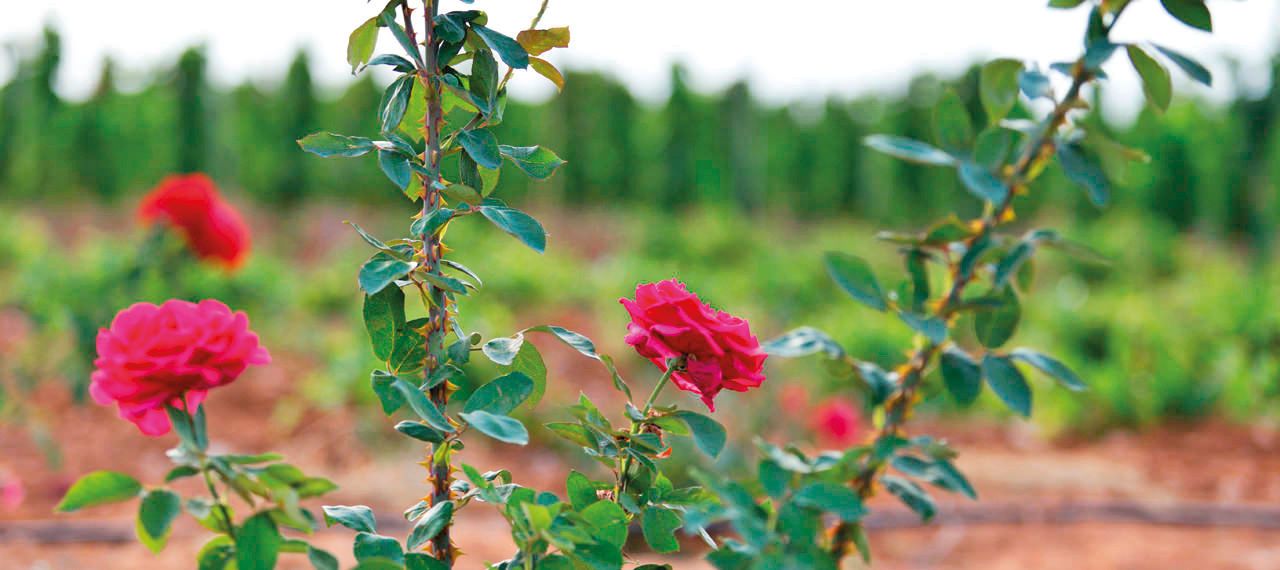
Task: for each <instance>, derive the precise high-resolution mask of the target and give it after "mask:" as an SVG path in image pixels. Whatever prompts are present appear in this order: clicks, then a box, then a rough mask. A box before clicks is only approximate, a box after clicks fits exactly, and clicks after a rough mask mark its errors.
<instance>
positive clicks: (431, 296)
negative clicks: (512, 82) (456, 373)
mask: <svg viewBox="0 0 1280 570" xmlns="http://www.w3.org/2000/svg"><path fill="white" fill-rule="evenodd" d="M422 8H423V10H422V12H423V26H422V27H423V31H422V43H421V44H419V43H418V40H417V35H416V33H415V31H414V28H413V17H412V16H413V14H412V10H411V9H410V7H409V3H408V2H407V1H405V2H403V3H402V4H401V5H400V9H401V13H402V15H403V16H404V22H405V34H406V35H408V36H409V41H410V43H412V44H413V45H415V46H416V45H423V46H424V47H425V54H424V56H425V57H424V58H423V60H422V61H423V67H422V68H421V69H419V70H418V79H419V81H420V83H421V84H422V86H423V88H424V89H423V90H424V91H425V93H426V95H425V96H426V99H427V112H426V113H425V114H424V115H423V119H422V136H423V139H424V141H425V144H426V147H425V149H424V150H423V156H422V162H423V164H424V165H425V166H426V169H427V176H423V177H422V213H421V215H422V216H424V217H425V216H428V215H430V214H431V212H432V211H434V210H435V209H436V208H438V207H439V206H440V190H439V185H440V124H441V123H442V122H443V121H444V113H442V112H441V104H440V98H441V93H440V81H439V76H440V66H439V62H438V61H437V60H436V56H437V52H436V44H437V39H436V33H435V25H434V22H435V17H436V14H437V13H438V12H439V5H438V4H437V3H436V0H423V2H422ZM421 239H422V256H423V259H422V267H423V269H424V270H426V271H435V270H436V268H437V266H438V265H439V263H440V256H441V253H442V252H441V249H442V248H441V243H440V237H439V234H436V233H433V234H423V235H422V236H421ZM428 290H429V293H428V299H426V300H427V301H429V302H428V307H427V309H428V316H427V326H426V328H425V330H424V331H423V336H424V337H425V339H426V340H425V341H424V342H426V354H427V357H426V361H425V362H424V366H423V370H424V373H425V374H426V375H427V376H430V375H431V373H432V372H433V371H434V370H435V369H436V367H437V366H439V365H440V363H439V362H438V361H437V360H436V355H435V354H434V352H433V350H432V339H433V338H438V335H442V334H444V332H445V331H446V330H448V320H449V307H448V299H446V297H445V295H444V291H442V290H440V289H439V288H436V287H428ZM450 389H451V388H450V386H449V383H448V382H443V383H441V384H440V385H438V386H435V387H433V388H431V389H430V391H429V392H428V394H427V395H428V396H429V397H430V398H431V402H432V403H434V404H435V405H436V407H437V408H439V409H440V410H441V411H444V410H445V409H446V407H447V406H448V404H449V392H450ZM452 444H453V441H452V440H446V441H445V442H443V443H439V444H436V445H435V446H434V447H432V448H429V450H428V451H429V453H428V454H427V457H426V458H424V460H423V462H422V463H423V465H424V466H429V475H428V482H430V483H431V495H430V496H428V497H424V500H425V501H427V503H429V504H431V505H437V504H440V503H442V502H445V501H449V500H451V499H452V496H451V495H450V491H449V488H450V486H451V485H452V482H453V467H452V465H451V464H450V450H448V449H446V448H447V447H448V446H450V445H452ZM450 526H451V525H446V526H445V527H444V529H443V530H441V531H440V533H439V534H437V535H436V536H435V537H434V538H433V539H432V540H431V552H432V554H433V555H434V556H435V558H436V559H437V560H439V561H441V562H443V563H444V564H445V566H446V567H448V568H452V567H453V560H454V557H455V555H456V553H455V551H454V548H453V542H452V540H451V538H450V533H449V530H450Z"/></svg>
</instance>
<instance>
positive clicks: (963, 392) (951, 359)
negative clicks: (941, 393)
mask: <svg viewBox="0 0 1280 570" xmlns="http://www.w3.org/2000/svg"><path fill="white" fill-rule="evenodd" d="M939 363H940V368H942V380H943V382H944V383H945V384H946V386H947V391H948V392H951V396H952V397H954V398H955V399H956V402H958V403H959V404H960V405H962V406H967V405H969V404H972V403H973V401H974V400H976V399H977V398H978V394H979V393H980V392H982V372H981V370H979V369H978V364H977V363H976V362H974V361H973V359H971V358H969V355H968V354H966V353H965V352H964V351H962V350H960V349H958V348H956V347H953V346H952V347H947V349H946V350H943V351H942V356H941V357H939Z"/></svg>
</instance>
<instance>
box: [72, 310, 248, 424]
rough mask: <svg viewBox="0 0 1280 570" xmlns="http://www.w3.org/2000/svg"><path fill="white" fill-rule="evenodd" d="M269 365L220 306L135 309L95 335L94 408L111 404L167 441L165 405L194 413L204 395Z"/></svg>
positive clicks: (243, 319)
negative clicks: (256, 367)
mask: <svg viewBox="0 0 1280 570" xmlns="http://www.w3.org/2000/svg"><path fill="white" fill-rule="evenodd" d="M269 362H271V355H270V354H268V353H267V349H265V348H262V347H261V346H258V335H256V334H254V333H253V332H252V331H250V330H249V318H248V317H247V316H245V314H244V313H243V312H235V313H233V312H231V309H229V308H227V306H226V305H224V304H222V303H221V302H219V301H215V300H212V299H206V300H204V301H200V302H199V303H198V304H197V303H191V302H188V301H180V300H177V299H171V300H169V301H165V302H164V304H163V305H160V306H156V305H152V304H151V303H137V304H135V305H133V306H131V307H129V308H127V309H125V310H123V311H120V312H119V313H118V314H117V315H116V317H115V319H114V320H112V321H111V327H110V328H106V329H102V330H100V331H98V359H97V360H95V361H94V363H93V364H94V367H95V368H96V370H94V372H93V375H92V376H91V378H90V383H89V393H90V394H91V395H93V399H94V400H95V401H97V402H98V403H99V404H103V405H109V404H112V403H115V404H116V405H117V406H118V407H119V408H120V417H122V418H124V419H126V420H129V421H131V422H133V423H134V424H136V425H137V426H138V429H140V430H142V433H144V434H147V435H152V436H156V435H164V434H166V433H168V432H169V428H170V425H169V417H168V415H167V414H166V412H165V410H164V407H165V405H166V404H168V405H174V406H180V405H185V409H187V410H195V408H196V406H198V405H200V402H202V401H204V397H205V394H206V393H207V392H208V391H209V389H211V388H217V387H218V386H224V385H226V384H230V383H231V382H232V381H234V380H235V379H236V378H237V377H239V376H240V374H241V373H242V372H244V370H245V368H248V367H249V365H251V364H267V363H269Z"/></svg>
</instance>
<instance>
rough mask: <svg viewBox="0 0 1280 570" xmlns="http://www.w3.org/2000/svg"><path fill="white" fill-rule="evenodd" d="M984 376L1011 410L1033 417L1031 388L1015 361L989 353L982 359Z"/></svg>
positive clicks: (992, 389)
mask: <svg viewBox="0 0 1280 570" xmlns="http://www.w3.org/2000/svg"><path fill="white" fill-rule="evenodd" d="M982 376H983V378H986V379H987V385H988V386H991V391H993V392H995V393H996V395H997V396H999V397H1000V399H1001V400H1002V401H1004V403H1005V405H1007V406H1009V409H1011V410H1013V411H1015V412H1017V413H1018V414H1021V415H1022V416H1024V417H1030V416H1031V387H1030V386H1028V385H1027V379H1026V378H1024V377H1023V376H1022V373H1021V372H1019V371H1018V367H1017V366H1014V364H1013V361H1011V360H1009V358H1008V357H1005V356H998V355H996V354H993V353H990V352H989V353H987V355H986V356H984V357H983V358H982Z"/></svg>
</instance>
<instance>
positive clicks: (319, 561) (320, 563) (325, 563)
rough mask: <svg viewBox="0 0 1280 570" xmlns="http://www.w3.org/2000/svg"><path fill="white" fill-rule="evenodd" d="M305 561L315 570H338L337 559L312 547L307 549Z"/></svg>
mask: <svg viewBox="0 0 1280 570" xmlns="http://www.w3.org/2000/svg"><path fill="white" fill-rule="evenodd" d="M307 561H308V562H310V563H311V567H312V568H314V569H315V570H339V568H340V566H338V559H337V558H336V557H334V555H332V554H329V553H328V552H326V551H324V550H320V549H319V548H316V547H314V546H308V547H307Z"/></svg>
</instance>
